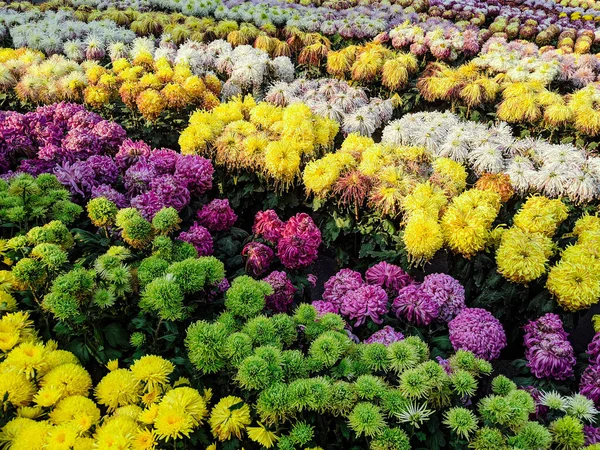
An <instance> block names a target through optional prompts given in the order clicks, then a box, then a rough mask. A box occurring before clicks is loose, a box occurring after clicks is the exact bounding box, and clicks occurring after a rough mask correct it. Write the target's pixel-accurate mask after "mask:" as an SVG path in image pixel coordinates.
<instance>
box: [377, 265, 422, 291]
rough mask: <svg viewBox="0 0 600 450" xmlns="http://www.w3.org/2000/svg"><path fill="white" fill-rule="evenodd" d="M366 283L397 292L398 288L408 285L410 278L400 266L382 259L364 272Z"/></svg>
mask: <svg viewBox="0 0 600 450" xmlns="http://www.w3.org/2000/svg"><path fill="white" fill-rule="evenodd" d="M365 278H366V280H367V283H369V284H374V285H377V286H381V287H382V288H384V289H385V290H386V291H387V292H388V293H392V292H393V293H395V294H397V293H398V291H399V290H400V289H402V288H403V287H405V286H407V285H409V284H410V283H411V281H412V278H411V277H410V275H409V274H407V273H406V272H405V271H404V270H402V268H401V267H398V266H396V265H394V264H388V263H387V262H385V261H382V262H380V263H378V264H375V265H374V266H373V267H371V268H369V269H368V270H367V272H366V273H365Z"/></svg>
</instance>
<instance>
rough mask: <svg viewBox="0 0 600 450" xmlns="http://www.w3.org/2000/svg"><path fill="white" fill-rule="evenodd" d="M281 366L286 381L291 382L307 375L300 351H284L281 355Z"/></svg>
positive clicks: (306, 367) (304, 360) (304, 361)
mask: <svg viewBox="0 0 600 450" xmlns="http://www.w3.org/2000/svg"><path fill="white" fill-rule="evenodd" d="M281 366H282V369H283V376H284V378H285V379H286V381H288V382H291V381H294V380H297V379H298V378H304V377H306V376H307V375H308V364H307V362H306V359H305V358H304V355H303V354H302V352H301V351H300V350H286V351H284V352H282V353H281Z"/></svg>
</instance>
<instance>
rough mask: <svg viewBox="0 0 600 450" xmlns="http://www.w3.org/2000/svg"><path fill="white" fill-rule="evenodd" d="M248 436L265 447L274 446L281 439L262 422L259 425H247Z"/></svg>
mask: <svg viewBox="0 0 600 450" xmlns="http://www.w3.org/2000/svg"><path fill="white" fill-rule="evenodd" d="M246 431H247V432H248V437H249V438H250V439H251V440H253V441H254V442H256V443H258V444H260V445H262V446H263V447H265V448H271V447H273V446H274V445H275V444H276V443H277V441H278V440H279V436H277V435H276V434H275V433H273V432H272V431H269V430H267V429H266V428H265V427H264V426H263V425H262V424H260V423H259V424H258V426H257V427H247V428H246Z"/></svg>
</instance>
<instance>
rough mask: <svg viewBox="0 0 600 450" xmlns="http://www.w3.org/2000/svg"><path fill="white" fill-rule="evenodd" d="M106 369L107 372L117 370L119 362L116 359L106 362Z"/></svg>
mask: <svg viewBox="0 0 600 450" xmlns="http://www.w3.org/2000/svg"><path fill="white" fill-rule="evenodd" d="M106 368H107V369H108V370H110V371H111V372H112V371H113V370H117V369H118V368H119V360H118V359H111V360H110V361H108V363H107V364H106Z"/></svg>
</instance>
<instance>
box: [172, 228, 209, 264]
mask: <svg viewBox="0 0 600 450" xmlns="http://www.w3.org/2000/svg"><path fill="white" fill-rule="evenodd" d="M178 239H179V240H181V241H185V242H189V243H190V244H192V245H193V246H194V247H196V250H197V251H198V256H209V255H212V253H213V239H212V236H211V235H210V232H209V231H208V230H207V229H206V228H204V227H203V226H202V225H198V224H197V223H194V225H192V226H191V227H190V229H189V230H188V231H182V232H181V233H179V237H178Z"/></svg>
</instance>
